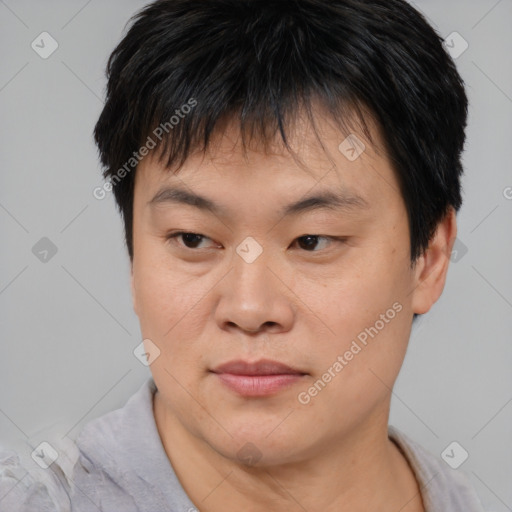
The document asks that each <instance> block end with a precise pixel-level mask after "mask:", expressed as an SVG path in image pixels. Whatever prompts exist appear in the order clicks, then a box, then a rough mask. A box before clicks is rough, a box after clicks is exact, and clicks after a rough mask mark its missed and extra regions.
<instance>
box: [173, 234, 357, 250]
mask: <svg viewBox="0 0 512 512" xmlns="http://www.w3.org/2000/svg"><path fill="white" fill-rule="evenodd" d="M181 235H195V236H199V237H202V240H201V241H200V242H202V241H203V240H205V239H207V240H211V239H210V238H208V237H207V236H205V235H201V234H200V233H193V232H191V231H176V232H174V233H169V234H168V235H167V236H166V240H167V241H169V242H171V241H172V242H174V239H176V238H178V237H179V236H181ZM307 237H314V238H318V239H321V238H323V239H325V240H329V241H331V242H341V243H343V242H345V241H346V240H347V237H332V236H323V235H314V234H306V235H302V236H299V237H297V238H296V239H295V240H294V242H296V241H297V240H299V239H301V238H307ZM182 248H184V249H188V250H190V251H199V250H200V249H197V248H193V247H187V246H185V245H183V246H182ZM304 252H310V253H316V252H321V251H307V250H304Z"/></svg>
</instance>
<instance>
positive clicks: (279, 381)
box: [215, 373, 304, 396]
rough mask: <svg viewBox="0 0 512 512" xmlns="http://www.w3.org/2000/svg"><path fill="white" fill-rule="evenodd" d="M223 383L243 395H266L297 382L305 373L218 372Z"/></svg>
mask: <svg viewBox="0 0 512 512" xmlns="http://www.w3.org/2000/svg"><path fill="white" fill-rule="evenodd" d="M215 375H217V376H218V377H219V379H220V380H221V382H222V383H223V384H225V385H226V386H227V387H228V388H230V389H232V390H233V391H236V392H237V393H239V394H240V395H243V396H266V395H272V394H274V393H276V392H277V391H280V390H282V389H285V388H287V387H289V386H291V385H292V384H295V383H296V382H298V381H299V380H301V379H302V377H304V375H301V374H298V373H294V374H280V375H234V374H232V373H216V374H215Z"/></svg>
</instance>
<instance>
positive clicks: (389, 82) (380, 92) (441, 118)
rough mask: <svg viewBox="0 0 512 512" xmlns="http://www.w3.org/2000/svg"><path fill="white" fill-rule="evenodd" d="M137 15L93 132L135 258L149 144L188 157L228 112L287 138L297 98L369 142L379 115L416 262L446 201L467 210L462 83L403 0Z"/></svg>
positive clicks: (258, 131) (115, 55)
mask: <svg viewBox="0 0 512 512" xmlns="http://www.w3.org/2000/svg"><path fill="white" fill-rule="evenodd" d="M130 21H131V26H130V27H129V30H127V33H126V34H125V36H124V37H123V39H122V40H121V42H120V43H119V44H118V46H117V47H116V48H115V49H114V51H113V52H112V54H111V55H110V58H109V60H108V63H107V70H106V72H107V78H108V82H107V91H106V103H105V106H104V108H103V111H102V112H101V115H100V117H99V119H98V121H97V124H96V126H95V129H94V138H95V141H96V144H97V146H98V149H99V152H100V159H101V162H102V164H103V166H104V170H103V177H104V178H105V179H107V183H108V184H110V187H111V189H112V190H113V191H114V195H115V199H116V203H117V206H118V208H119V210H120V212H121V214H122V216H123V219H124V224H125V240H126V245H127V249H128V253H129V256H130V260H133V236H132V235H133V233H132V228H133V220H132V217H133V195H134V182H135V172H136V167H137V163H138V161H139V160H140V156H141V155H140V152H141V151H142V148H143V147H144V146H146V151H142V153H146V152H147V148H152V147H153V146H155V145H156V147H158V149H159V150H160V151H159V159H160V161H163V160H162V159H165V163H166V165H167V166H169V167H171V166H172V165H174V164H176V165H178V168H179V166H181V165H182V164H183V162H185V160H186V158H187V157H188V156H189V155H190V154H191V153H192V152H193V151H196V150H198V149H199V150H201V149H202V150H205V149H206V148H207V147H208V144H209V141H210V139H211V135H212V133H213V132H214V130H215V128H218V127H219V126H220V125H221V121H225V120H239V121H240V130H241V135H242V140H243V142H244V147H245V140H246V138H247V136H249V138H252V137H257V138H259V140H261V141H263V142H266V141H269V140H273V139H274V137H275V136H276V135H277V134H278V133H279V134H280V136H281V138H282V141H283V143H284V145H285V146H286V147H287V148H288V149H290V148H289V146H288V142H287V138H286V130H287V129H288V128H289V127H290V125H291V123H292V122H293V120H294V119H295V116H296V114H297V112H298V110H299V108H301V109H303V110H305V111H306V112H307V113H308V116H309V117H310V119H311V120H312V122H313V123H314V119H313V117H312V116H313V114H312V105H313V102H314V101H319V102H320V104H321V105H322V106H324V107H325V108H326V111H327V112H328V113H329V114H330V115H331V116H332V119H333V120H335V121H336V122H337V123H338V125H339V126H340V127H341V128H342V129H344V130H345V133H346V132H347V126H349V124H348V123H349V117H350V113H351V112H352V113H354V112H355V113H356V114H357V115H356V116H355V118H357V119H358V120H359V121H360V123H361V124H360V126H363V130H364V133H365V135H366V136H367V137H368V138H369V139H370V140H371V137H370V134H369V133H368V129H367V125H366V123H365V116H367V115H370V116H371V118H372V119H374V120H375V121H376V122H377V126H378V127H379V128H380V132H381V134H382V136H383V138H384V143H385V150H386V153H387V156H388V158H389V159H390V161H391V162H392V165H393V168H394V170H395V172H396V175H397V178H398V181H399V183H400V187H401V193H402V195H403V198H404V201H405V205H406V208H407V212H408V221H409V230H410V252H411V261H412V262H413V263H414V261H415V260H416V259H417V258H418V256H420V255H421V254H422V253H423V252H424V251H425V249H426V248H427V247H428V243H429V241H430V239H431V238H432V236H433V234H434V233H435V230H436V227H437V225H438V223H439V222H440V221H441V220H442V219H443V218H444V216H445V215H446V214H447V213H448V210H449V208H450V207H453V208H454V209H455V211H458V210H459V208H460V206H461V204H462V197H461V184H460V176H461V174H462V172H463V169H462V164H461V153H462V151H463V146H464V142H465V128H466V119H467V111H468V100H467V97H466V93H465V89H464V82H463V80H462V78H461V77H460V75H459V73H458V72H457V69H456V66H455V63H454V62H453V60H452V59H451V57H450V56H449V54H448V53H447V51H446V50H445V48H444V47H443V40H442V38H441V37H440V36H439V35H438V34H437V32H436V31H435V30H434V29H433V28H432V27H431V26H430V25H429V23H428V22H427V20H426V19H425V18H424V16H423V15H422V14H421V13H420V12H418V11H417V10H416V9H414V8H413V7H412V6H411V5H410V4H408V3H407V2H406V1H403V0H286V1H285V0H281V1H278V0H274V1H266V0H208V1H204V2H200V1H196V2H194V1H190V0H158V1H155V2H152V3H150V4H148V5H147V6H146V7H144V8H143V9H142V10H141V11H140V12H139V13H137V14H136V15H135V16H133V17H132V18H131V20H130ZM313 126H314V124H313ZM315 133H316V132H315ZM157 135H158V136H157ZM150 139H151V142H150ZM340 142H341V139H340ZM130 171H131V172H130Z"/></svg>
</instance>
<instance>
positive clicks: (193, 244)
mask: <svg viewBox="0 0 512 512" xmlns="http://www.w3.org/2000/svg"><path fill="white" fill-rule="evenodd" d="M178 238H181V239H182V243H183V245H184V246H185V247H186V248H187V249H197V248H198V245H200V243H201V242H202V241H203V240H209V238H208V237H206V236H204V235H200V234H198V233H189V232H186V231H178V232H177V233H172V234H170V235H168V236H167V240H171V239H178Z"/></svg>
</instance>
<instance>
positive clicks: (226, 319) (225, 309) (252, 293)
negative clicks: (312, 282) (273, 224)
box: [215, 250, 295, 333]
mask: <svg viewBox="0 0 512 512" xmlns="http://www.w3.org/2000/svg"><path fill="white" fill-rule="evenodd" d="M289 281H290V278H288V279H287V276H285V275H283V272H282V271H279V266H278V265H277V264H276V262H275V261H274V262H272V261H271V260H270V258H268V257H267V254H266V251H265V250H264V251H263V253H262V254H261V255H260V256H259V257H258V258H257V259H256V260H255V261H253V262H251V263H248V262H247V261H245V260H244V259H243V258H241V257H240V256H238V254H235V255H234V258H233V265H232V269H231V271H230V272H229V273H228V274H227V276H226V277H225V278H224V279H223V280H222V281H221V283H219V293H220V298H219V301H218V303H217V309H216V312H215V317H216V321H217V324H218V325H219V327H220V328H221V329H224V330H236V329H238V330H242V331H244V332H247V333H256V332H266V333H279V332H286V331H288V330H290V329H291V327H292V325H293V320H294V316H295V310H294V307H293V302H292V300H291V298H292V297H293V292H292V291H291V290H290V288H288V286H287V285H286V283H287V282H289Z"/></svg>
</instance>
